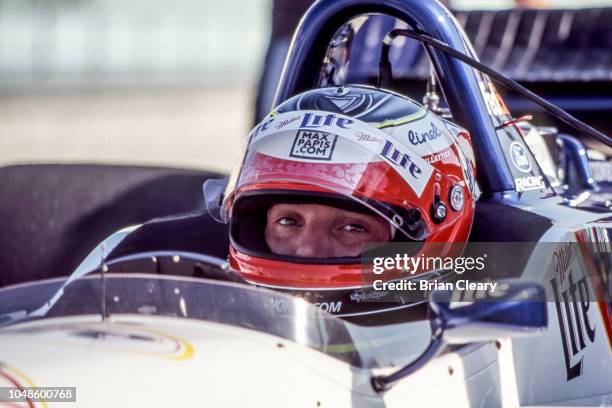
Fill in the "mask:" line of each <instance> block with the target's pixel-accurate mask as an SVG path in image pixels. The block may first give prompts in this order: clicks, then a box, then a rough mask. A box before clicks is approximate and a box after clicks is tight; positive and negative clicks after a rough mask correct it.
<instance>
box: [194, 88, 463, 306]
mask: <svg viewBox="0 0 612 408" xmlns="http://www.w3.org/2000/svg"><path fill="white" fill-rule="evenodd" d="M474 177H475V165H474V154H473V150H472V144H471V140H470V136H469V134H468V133H467V131H465V130H463V129H461V128H460V127H458V126H456V125H454V124H452V123H450V122H449V121H447V120H445V119H442V118H440V117H439V116H437V115H435V114H434V113H432V112H431V111H429V110H427V109H425V108H424V107H423V106H421V105H419V104H417V103H415V102H413V101H412V100H410V99H408V98H406V97H404V96H401V95H398V94H396V93H392V92H389V91H383V90H380V89H377V88H371V87H366V86H350V87H348V86H346V87H330V88H322V89H315V90H311V91H307V92H305V93H302V94H300V95H297V96H295V97H292V98H291V99H289V100H287V101H285V102H284V103H282V104H281V105H280V106H278V107H277V108H276V109H275V110H274V111H273V112H272V113H271V114H270V115H269V116H268V117H266V118H265V119H264V120H263V121H262V122H261V123H260V124H259V125H258V126H256V127H255V128H254V129H253V130H252V131H251V133H250V135H249V136H248V139H247V140H246V143H245V145H244V149H243V151H242V154H241V156H240V157H239V160H238V162H237V164H236V167H235V169H234V171H233V173H232V176H231V177H230V181H229V184H228V185H227V188H226V190H225V193H224V194H223V197H222V198H220V197H210V196H209V197H207V205H208V206H209V208H210V207H211V206H213V207H214V205H215V204H217V205H218V208H217V210H218V212H217V216H218V217H219V219H220V220H221V221H223V222H229V223H230V242H231V243H230V255H229V256H230V265H231V266H232V267H233V268H234V269H235V270H236V271H238V272H239V273H240V274H241V275H242V277H244V278H245V279H246V280H247V281H249V282H251V283H253V284H256V285H260V286H265V287H270V288H274V289H279V290H284V291H289V292H292V293H301V294H302V295H303V296H304V297H306V298H307V300H310V301H312V302H314V303H319V304H325V303H326V302H332V301H333V302H335V303H334V305H336V306H334V310H332V311H333V312H335V313H337V314H339V315H343V316H348V315H359V314H365V313H372V312H374V311H376V310H379V311H382V310H384V309H385V308H389V307H391V306H392V305H391V304H389V303H385V304H384V305H381V304H374V303H363V302H360V295H359V294H360V293H361V294H363V291H364V290H366V289H365V288H364V285H363V282H364V281H363V277H362V264H361V259H360V258H359V257H356V258H333V259H331V258H325V259H319V258H298V257H289V256H281V255H277V254H273V253H272V252H271V251H270V249H269V248H267V245H266V243H265V240H264V235H263V234H264V227H265V222H266V213H267V210H268V209H269V208H270V206H271V205H272V204H274V203H279V202H284V203H286V202H289V203H291V202H299V203H304V202H311V203H318V204H328V205H336V206H342V207H347V206H348V207H349V208H356V207H359V208H360V209H361V210H362V211H363V209H364V208H365V209H367V210H369V211H372V212H374V213H376V214H378V215H380V216H382V217H384V218H385V219H387V220H388V221H389V223H391V225H392V226H393V227H394V230H395V238H394V240H395V241H418V242H421V243H422V245H421V246H420V248H421V249H420V251H421V253H424V254H428V251H429V249H428V244H429V243H434V242H435V243H440V242H466V241H467V239H468V235H469V233H470V229H471V225H472V220H473V215H474V201H475V200H474V195H473V191H474ZM205 190H206V188H205ZM437 248H440V245H437ZM444 255H445V254H440V253H439V252H438V253H437V254H436V256H444ZM446 255H448V254H446ZM423 272H425V271H423ZM338 299H340V300H338ZM338 302H340V304H341V305H342V306H340V307H339V306H338ZM327 309H329V307H328V308H327ZM338 309H339V310H338ZM372 309H375V310H372Z"/></svg>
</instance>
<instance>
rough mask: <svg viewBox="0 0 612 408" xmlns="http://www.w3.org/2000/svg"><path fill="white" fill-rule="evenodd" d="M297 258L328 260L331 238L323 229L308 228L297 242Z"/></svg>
mask: <svg viewBox="0 0 612 408" xmlns="http://www.w3.org/2000/svg"><path fill="white" fill-rule="evenodd" d="M294 242H295V245H296V246H295V256H300V257H304V258H328V257H329V251H330V246H329V237H328V235H327V233H326V232H325V231H324V230H322V229H321V228H317V227H315V226H307V227H305V228H304V229H303V231H302V233H301V234H300V237H299V239H296V240H295V241H294Z"/></svg>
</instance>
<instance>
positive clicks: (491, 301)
mask: <svg viewBox="0 0 612 408" xmlns="http://www.w3.org/2000/svg"><path fill="white" fill-rule="evenodd" d="M465 295H466V293H465V292H463V291H458V290H455V291H450V290H442V291H434V292H432V293H431V295H430V296H429V313H430V317H429V318H430V320H431V330H432V336H431V342H430V343H429V345H428V346H427V349H425V351H424V352H423V354H421V355H420V356H419V357H418V358H417V359H416V360H414V361H413V362H412V363H410V364H408V365H407V366H405V367H403V368H401V369H399V370H398V371H396V372H395V373H393V374H390V375H386V376H375V377H373V378H372V387H373V388H374V389H375V390H376V391H379V392H381V391H385V390H387V389H389V388H390V387H391V386H392V385H393V384H394V383H395V382H397V381H399V380H401V379H402V378H404V377H407V376H408V375H410V374H412V373H414V372H415V371H417V370H418V369H419V368H421V367H423V366H425V365H426V364H427V363H428V362H429V361H431V360H432V359H433V358H434V357H436V356H437V355H438V354H439V353H440V352H441V351H442V350H443V349H444V347H445V346H446V345H448V344H463V343H471V342H483V341H492V340H496V339H499V338H514V337H521V336H525V335H530V334H537V333H540V332H542V331H544V330H545V329H546V328H547V327H548V313H547V310H548V309H547V303H546V297H545V291H544V288H543V287H542V286H541V285H540V284H538V283H531V282H523V281H518V280H505V281H499V282H498V285H497V287H496V289H495V290H492V291H487V292H484V293H480V292H477V293H476V294H475V295H474V294H470V295H471V298H470V299H466V297H465Z"/></svg>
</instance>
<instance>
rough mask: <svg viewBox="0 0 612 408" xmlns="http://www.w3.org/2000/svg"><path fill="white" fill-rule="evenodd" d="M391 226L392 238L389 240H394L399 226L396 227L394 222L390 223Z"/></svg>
mask: <svg viewBox="0 0 612 408" xmlns="http://www.w3.org/2000/svg"><path fill="white" fill-rule="evenodd" d="M389 227H390V228H391V239H389V241H393V240H394V239H395V232H396V231H397V228H395V225H393V224H392V223H389Z"/></svg>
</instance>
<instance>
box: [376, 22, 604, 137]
mask: <svg viewBox="0 0 612 408" xmlns="http://www.w3.org/2000/svg"><path fill="white" fill-rule="evenodd" d="M398 36H403V37H409V38H413V39H415V40H419V41H421V42H423V43H425V44H428V45H431V46H432V47H434V48H437V49H439V50H442V51H444V52H445V53H447V54H449V55H450V56H452V57H454V58H457V59H458V60H460V61H462V62H464V63H466V64H468V65H469V66H471V67H473V68H476V69H477V70H479V71H480V72H482V73H484V74H486V75H488V76H490V77H491V78H493V79H494V80H495V81H497V82H499V83H500V84H502V85H504V86H505V87H507V88H508V89H511V90H513V91H515V92H517V93H519V94H521V95H523V96H524V97H526V98H527V99H529V100H531V101H532V102H534V103H536V104H537V105H540V106H541V107H542V108H544V110H545V111H546V112H548V113H549V114H551V115H553V116H556V117H558V118H559V119H560V120H562V121H563V122H565V123H567V124H568V125H570V126H571V127H573V128H574V129H576V130H578V131H579V132H583V133H586V134H588V135H590V136H592V137H593V138H595V139H597V140H599V141H600V142H602V143H603V144H605V145H606V146H609V147H612V138H611V137H610V136H608V135H606V134H604V133H602V132H600V131H599V130H597V129H595V128H593V127H591V126H589V125H587V124H586V123H584V122H582V121H581V120H579V119H577V118H575V117H574V116H572V115H570V114H569V113H567V112H566V111H564V110H563V109H561V108H559V107H557V106H555V105H553V104H552V103H550V102H548V101H547V100H545V99H543V98H541V97H539V96H538V95H536V94H535V93H533V92H531V91H530V90H529V89H527V88H525V87H524V86H522V85H520V84H518V83H517V82H515V81H513V80H511V79H510V78H507V77H505V76H504V75H502V74H500V73H499V72H497V71H495V70H494V69H493V68H490V67H488V66H487V65H485V64H483V63H481V62H478V61H476V60H475V59H473V58H471V57H469V56H467V55H465V54H463V53H461V52H459V51H457V50H455V49H454V48H451V47H450V46H449V45H448V44H446V43H444V42H442V41H440V40H438V39H435V38H433V37H430V36H429V35H427V34H424V33H419V32H417V31H413V30H403V29H397V30H392V31H390V32H389V33H388V34H387V36H386V37H385V39H384V40H383V45H382V48H381V52H380V64H379V67H380V71H379V78H378V82H379V84H382V85H388V84H389V83H390V82H391V78H392V77H393V73H392V69H391V63H390V61H389V49H390V47H391V43H392V42H393V40H394V39H395V38H396V37H398Z"/></svg>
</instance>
